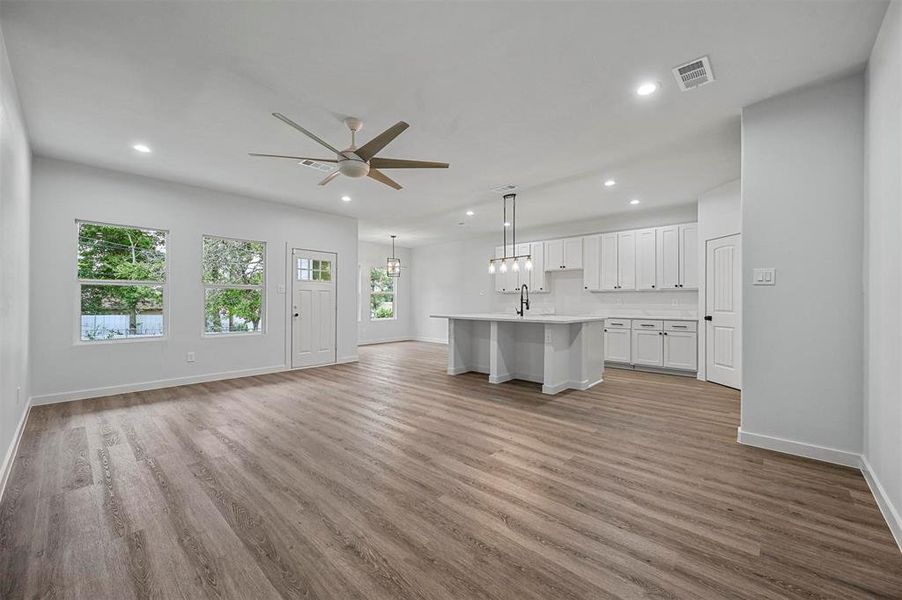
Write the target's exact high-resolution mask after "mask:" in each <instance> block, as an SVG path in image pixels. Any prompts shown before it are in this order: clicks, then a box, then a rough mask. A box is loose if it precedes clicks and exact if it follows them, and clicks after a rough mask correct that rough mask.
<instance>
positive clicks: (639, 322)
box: [633, 319, 664, 331]
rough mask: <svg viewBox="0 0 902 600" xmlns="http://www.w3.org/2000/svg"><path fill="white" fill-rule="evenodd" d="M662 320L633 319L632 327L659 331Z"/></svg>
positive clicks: (662, 323) (639, 329) (640, 329)
mask: <svg viewBox="0 0 902 600" xmlns="http://www.w3.org/2000/svg"><path fill="white" fill-rule="evenodd" d="M663 326H664V321H646V320H645V319H633V329H634V330H637V331H642V330H647V331H661V329H662V328H663Z"/></svg>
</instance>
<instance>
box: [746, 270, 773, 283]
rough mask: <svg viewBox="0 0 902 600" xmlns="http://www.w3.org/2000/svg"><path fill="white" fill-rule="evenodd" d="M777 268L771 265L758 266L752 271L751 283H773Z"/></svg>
mask: <svg viewBox="0 0 902 600" xmlns="http://www.w3.org/2000/svg"><path fill="white" fill-rule="evenodd" d="M776 283H777V270H776V269H774V268H773V267H766V268H758V269H753V271H752V285H775V284H776Z"/></svg>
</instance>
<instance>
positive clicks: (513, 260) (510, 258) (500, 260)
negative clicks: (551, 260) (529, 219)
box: [489, 194, 532, 275]
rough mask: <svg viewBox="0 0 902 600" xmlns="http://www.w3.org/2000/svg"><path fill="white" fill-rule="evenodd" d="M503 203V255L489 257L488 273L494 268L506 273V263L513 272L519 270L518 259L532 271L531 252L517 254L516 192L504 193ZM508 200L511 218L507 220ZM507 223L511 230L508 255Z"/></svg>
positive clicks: (491, 273)
mask: <svg viewBox="0 0 902 600" xmlns="http://www.w3.org/2000/svg"><path fill="white" fill-rule="evenodd" d="M502 202H503V203H504V221H502V222H503V223H504V225H503V226H502V227H501V234H502V240H503V245H502V246H501V247H502V251H501V252H502V254H503V255H504V256H496V257H495V258H490V259H489V275H494V274H495V270H496V269H497V270H498V271H500V272H501V273H507V269H508V266H507V265H508V263H510V269H511V270H512V271H514V272H515V273H517V272H519V271H520V261H525V262H524V264H523V268H524V269H526V270H527V271H532V255H531V254H517V194H505V195H504V198H503V199H502ZM508 202H510V205H511V220H510V221H508V220H507V204H508ZM508 223H510V230H511V253H510V255H508V253H507V230H508ZM496 265H497V266H496Z"/></svg>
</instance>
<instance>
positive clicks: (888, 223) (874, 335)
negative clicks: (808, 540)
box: [864, 1, 902, 547]
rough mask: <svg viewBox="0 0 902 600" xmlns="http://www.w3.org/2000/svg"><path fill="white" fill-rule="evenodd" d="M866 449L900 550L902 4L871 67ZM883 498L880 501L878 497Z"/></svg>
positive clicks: (891, 15) (891, 14) (888, 20)
mask: <svg viewBox="0 0 902 600" xmlns="http://www.w3.org/2000/svg"><path fill="white" fill-rule="evenodd" d="M867 85H868V109H867V138H868V143H867V154H868V172H867V189H868V198H867V210H866V217H865V267H866V268H865V272H866V283H865V299H866V300H865V303H866V306H865V315H866V316H865V336H866V337H865V388H864V390H865V429H864V435H865V445H864V455H865V459H866V460H867V462H868V463H869V466H870V471H871V477H872V478H873V480H874V483H875V484H876V485H873V486H872V487H875V488H877V489H875V495H877V497H878V500H879V501H882V503H881V509H883V514H884V515H885V516H886V518H887V521H889V522H890V526H891V527H892V528H893V533H894V534H895V535H896V541H897V542H898V543H899V545H900V547H902V517H900V515H902V396H900V390H902V368H900V366H902V235H900V231H902V3H900V2H898V1H897V2H894V3H893V4H892V5H891V6H890V7H889V10H888V11H887V13H886V17H885V19H884V21H883V27H882V29H881V30H880V34H879V36H878V38H877V43H876V44H875V45H874V51H873V53H872V54H871V60H870V62H869V64H868V73H867ZM881 496H882V497H881Z"/></svg>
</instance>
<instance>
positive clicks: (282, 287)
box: [276, 283, 285, 294]
mask: <svg viewBox="0 0 902 600" xmlns="http://www.w3.org/2000/svg"><path fill="white" fill-rule="evenodd" d="M276 290H277V291H278V292H279V293H280V294H284V293H285V284H284V283H280V284H279V285H278V286H277V287H276Z"/></svg>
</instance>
